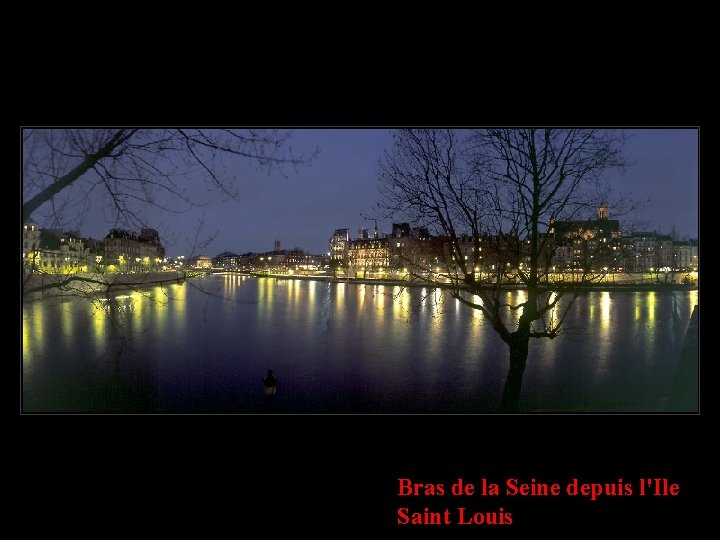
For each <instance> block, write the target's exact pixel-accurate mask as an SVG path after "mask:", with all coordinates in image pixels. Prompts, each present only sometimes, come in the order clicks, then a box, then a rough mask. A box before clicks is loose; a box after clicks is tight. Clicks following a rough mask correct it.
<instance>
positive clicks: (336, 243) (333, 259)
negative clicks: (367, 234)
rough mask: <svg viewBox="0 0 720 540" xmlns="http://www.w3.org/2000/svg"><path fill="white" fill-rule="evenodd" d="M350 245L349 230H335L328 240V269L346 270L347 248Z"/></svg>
mask: <svg viewBox="0 0 720 540" xmlns="http://www.w3.org/2000/svg"><path fill="white" fill-rule="evenodd" d="M349 244H350V229H335V232H334V233H333V235H332V237H331V238H330V252H329V256H330V268H331V269H332V270H337V269H339V268H347V258H348V246H349Z"/></svg>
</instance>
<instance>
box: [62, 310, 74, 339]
mask: <svg viewBox="0 0 720 540" xmlns="http://www.w3.org/2000/svg"><path fill="white" fill-rule="evenodd" d="M72 308H73V304H72V303H71V302H63V303H62V304H60V310H61V311H62V314H61V315H60V320H61V324H62V333H63V336H65V340H64V342H65V343H66V344H69V343H71V342H70V341H68V340H69V339H71V338H72V337H73V322H74V321H73V309H72Z"/></svg>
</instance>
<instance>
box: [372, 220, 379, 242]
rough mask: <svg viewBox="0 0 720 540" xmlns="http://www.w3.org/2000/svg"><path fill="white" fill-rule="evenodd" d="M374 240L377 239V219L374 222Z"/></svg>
mask: <svg viewBox="0 0 720 540" xmlns="http://www.w3.org/2000/svg"><path fill="white" fill-rule="evenodd" d="M373 236H374V237H375V238H377V237H378V230H377V219H376V220H375V233H374V235H373Z"/></svg>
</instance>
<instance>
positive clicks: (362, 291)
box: [358, 283, 367, 313]
mask: <svg viewBox="0 0 720 540" xmlns="http://www.w3.org/2000/svg"><path fill="white" fill-rule="evenodd" d="M366 294H367V289H366V288H365V284H364V283H363V284H362V285H360V288H359V289H358V313H362V310H363V309H364V308H365V295H366Z"/></svg>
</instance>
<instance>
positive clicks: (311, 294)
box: [307, 281, 318, 309]
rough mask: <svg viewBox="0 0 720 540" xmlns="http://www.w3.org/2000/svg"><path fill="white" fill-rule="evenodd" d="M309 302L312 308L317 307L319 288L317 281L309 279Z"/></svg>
mask: <svg viewBox="0 0 720 540" xmlns="http://www.w3.org/2000/svg"><path fill="white" fill-rule="evenodd" d="M307 286H308V303H309V304H310V308H312V309H314V308H315V295H316V290H317V286H318V284H317V281H309V282H308V284H307Z"/></svg>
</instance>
